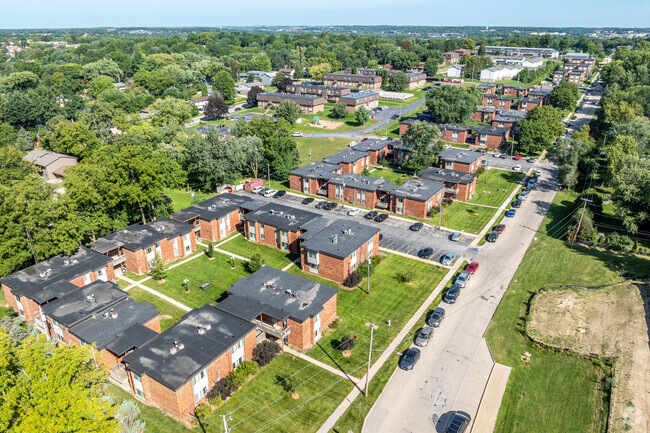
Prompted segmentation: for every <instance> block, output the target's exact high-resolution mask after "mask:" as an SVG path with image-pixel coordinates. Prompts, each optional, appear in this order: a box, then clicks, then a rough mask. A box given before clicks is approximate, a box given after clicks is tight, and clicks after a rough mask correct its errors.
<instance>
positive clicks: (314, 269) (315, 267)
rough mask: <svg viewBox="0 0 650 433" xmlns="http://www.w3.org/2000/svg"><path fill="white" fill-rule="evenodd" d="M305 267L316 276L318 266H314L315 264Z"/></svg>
mask: <svg viewBox="0 0 650 433" xmlns="http://www.w3.org/2000/svg"><path fill="white" fill-rule="evenodd" d="M307 266H308V268H309V272H311V273H313V274H317V273H318V265H315V264H313V263H307Z"/></svg>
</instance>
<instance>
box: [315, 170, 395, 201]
mask: <svg viewBox="0 0 650 433" xmlns="http://www.w3.org/2000/svg"><path fill="white" fill-rule="evenodd" d="M395 188H396V186H395V185H393V184H391V183H390V182H388V181H387V180H386V179H381V178H377V177H369V176H361V175H360V174H353V173H345V174H339V175H337V176H335V177H333V178H332V179H330V181H329V183H328V184H327V198H329V199H330V200H336V201H341V202H344V203H352V204H358V205H361V206H366V207H370V208H374V207H376V206H377V204H378V202H379V200H380V199H381V198H382V197H386V199H387V194H388V193H389V192H390V191H392V190H393V189H395Z"/></svg>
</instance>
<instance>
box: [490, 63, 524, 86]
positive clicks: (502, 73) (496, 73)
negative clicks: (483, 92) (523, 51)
mask: <svg viewBox="0 0 650 433" xmlns="http://www.w3.org/2000/svg"><path fill="white" fill-rule="evenodd" d="M522 70H523V67H521V66H514V65H501V66H492V67H491V68H486V69H481V76H480V78H479V80H480V81H486V82H494V81H499V80H512V79H514V78H515V77H516V76H517V74H519V73H520V72H521V71H522Z"/></svg>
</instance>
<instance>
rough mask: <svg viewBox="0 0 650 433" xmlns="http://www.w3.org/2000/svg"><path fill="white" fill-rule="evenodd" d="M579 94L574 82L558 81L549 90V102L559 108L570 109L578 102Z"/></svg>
mask: <svg viewBox="0 0 650 433" xmlns="http://www.w3.org/2000/svg"><path fill="white" fill-rule="evenodd" d="M579 96H580V93H579V89H578V85H577V84H575V83H567V82H564V83H560V84H558V85H557V86H555V88H554V89H553V90H552V91H551V104H552V105H553V106H554V107H557V108H559V109H560V110H571V109H572V108H573V107H575V106H576V104H577V103H578V97H579Z"/></svg>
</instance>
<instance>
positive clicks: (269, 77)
mask: <svg viewBox="0 0 650 433" xmlns="http://www.w3.org/2000/svg"><path fill="white" fill-rule="evenodd" d="M277 74H278V73H277V72H274V71H272V72H264V71H248V72H242V73H241V74H239V79H240V80H241V81H249V78H250V77H251V76H252V77H253V81H259V82H261V83H262V84H263V85H264V86H270V85H271V84H272V82H273V79H274V78H275V76H276V75H277Z"/></svg>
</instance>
